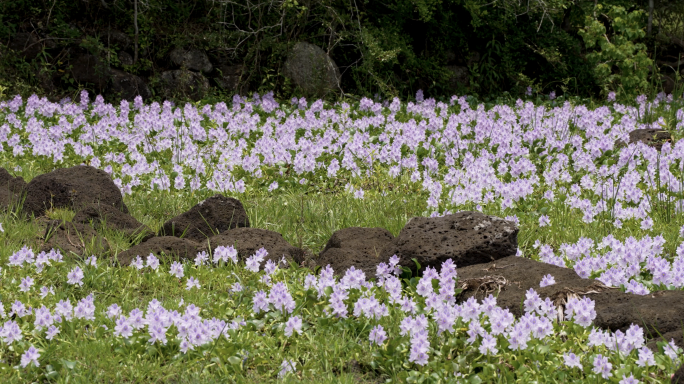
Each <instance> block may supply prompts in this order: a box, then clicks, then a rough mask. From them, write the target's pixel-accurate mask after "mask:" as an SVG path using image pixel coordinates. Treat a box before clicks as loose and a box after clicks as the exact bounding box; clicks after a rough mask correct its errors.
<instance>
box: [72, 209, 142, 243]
mask: <svg viewBox="0 0 684 384" xmlns="http://www.w3.org/2000/svg"><path fill="white" fill-rule="evenodd" d="M71 221H72V222H74V223H81V224H91V225H92V226H93V227H94V228H96V229H98V228H101V227H103V226H106V227H107V228H111V229H115V230H118V231H122V232H124V233H126V235H127V236H128V237H129V238H131V239H137V238H141V239H142V241H145V240H148V239H149V238H151V237H153V236H154V232H153V231H152V230H151V229H150V228H149V227H148V226H146V225H144V224H142V223H141V222H139V221H138V220H136V218H135V217H133V216H131V215H129V214H127V213H123V212H121V211H120V210H118V209H116V208H114V207H113V206H111V205H106V204H98V203H91V204H88V205H87V206H86V207H84V208H83V209H82V210H80V211H78V212H77V213H76V215H75V216H74V218H73V219H72V220H71Z"/></svg>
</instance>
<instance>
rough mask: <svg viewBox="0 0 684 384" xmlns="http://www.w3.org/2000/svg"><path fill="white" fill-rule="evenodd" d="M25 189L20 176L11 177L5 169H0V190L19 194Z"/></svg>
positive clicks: (24, 183)
mask: <svg viewBox="0 0 684 384" xmlns="http://www.w3.org/2000/svg"><path fill="white" fill-rule="evenodd" d="M24 188H26V182H25V181H24V179H23V178H22V177H21V176H12V175H11V174H10V173H9V171H7V170H6V169H5V168H2V167H0V189H4V190H7V191H9V192H12V193H17V194H20V193H22V191H23V190H24Z"/></svg>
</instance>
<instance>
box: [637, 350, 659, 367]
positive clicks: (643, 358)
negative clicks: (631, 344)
mask: <svg viewBox="0 0 684 384" xmlns="http://www.w3.org/2000/svg"><path fill="white" fill-rule="evenodd" d="M636 363H637V365H638V366H640V367H650V366H652V365H655V363H656V362H655V356H654V355H653V351H651V350H650V349H649V348H648V347H641V348H639V359H638V360H637V361H636Z"/></svg>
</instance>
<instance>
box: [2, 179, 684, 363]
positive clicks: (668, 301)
mask: <svg viewBox="0 0 684 384" xmlns="http://www.w3.org/2000/svg"><path fill="white" fill-rule="evenodd" d="M22 200H23V210H24V212H26V213H28V214H29V216H31V215H32V216H36V217H38V216H41V215H44V214H45V212H46V210H49V209H52V208H70V209H73V210H74V211H76V215H75V216H74V218H73V220H72V221H71V222H66V221H59V220H52V221H47V223H46V228H45V233H44V235H43V240H44V245H43V248H42V250H46V251H47V250H50V249H52V248H59V249H61V250H62V251H63V252H64V254H65V255H67V256H68V255H76V256H89V255H91V254H95V253H101V252H106V251H107V250H108V249H109V244H108V242H107V239H105V238H104V237H103V236H101V235H100V234H99V233H98V231H96V230H100V229H103V228H109V229H113V230H117V231H121V232H123V233H124V234H125V235H126V236H128V237H129V239H130V240H131V241H132V242H133V243H137V244H136V245H134V246H132V247H131V248H130V249H128V250H126V251H125V252H121V253H119V254H118V255H116V261H118V263H119V264H120V265H129V264H130V263H131V262H132V261H133V260H135V259H136V258H137V257H138V256H140V257H143V258H145V257H147V256H148V255H149V254H154V255H156V256H158V257H167V258H171V259H174V260H182V259H194V258H195V257H197V255H198V254H204V255H206V257H207V259H210V258H211V256H212V252H213V251H214V250H215V249H216V248H217V247H220V246H223V247H231V246H232V247H234V248H235V250H236V251H237V255H238V258H239V259H240V260H245V259H246V258H248V257H249V256H251V255H254V254H255V253H257V251H258V250H259V249H262V248H263V249H265V250H266V251H267V252H268V253H267V256H266V257H265V259H264V261H268V260H272V261H273V262H275V263H279V264H280V265H281V266H282V267H287V266H288V265H290V264H291V263H297V264H299V265H309V266H321V267H325V266H327V265H330V266H331V267H332V268H333V269H334V271H335V273H336V274H338V275H339V274H343V273H344V272H345V271H346V270H347V269H349V268H351V267H355V268H356V269H360V270H362V271H363V272H364V273H365V275H366V278H367V279H370V278H375V273H376V267H377V265H378V264H379V263H381V262H384V263H387V262H388V261H389V260H390V258H392V257H393V256H395V255H396V256H397V257H399V258H400V262H399V265H400V266H402V267H404V268H408V269H411V270H412V272H414V273H416V274H418V275H420V274H421V273H422V271H423V270H424V269H425V268H427V267H433V268H440V266H441V264H442V263H443V262H445V261H446V260H453V262H454V263H455V264H456V266H457V267H458V269H457V272H458V281H457V288H459V289H460V293H459V294H458V296H457V297H456V301H457V302H464V301H465V300H468V299H470V298H475V299H478V300H482V299H484V298H485V297H487V296H488V295H489V294H493V295H495V296H496V297H497V304H498V305H499V306H501V307H503V308H508V309H509V310H510V311H511V313H512V314H513V315H514V316H516V317H518V316H521V315H523V309H522V308H523V302H524V300H525V299H526V294H527V293H528V292H529V291H530V290H531V289H532V290H534V291H535V292H536V293H537V294H538V295H539V297H540V298H541V299H542V300H545V299H547V298H548V299H550V300H551V302H552V303H553V304H554V306H556V307H557V309H558V319H559V320H563V319H564V309H565V305H566V304H567V302H568V301H569V300H570V299H571V298H582V297H588V298H590V299H592V300H593V301H594V303H595V311H596V318H595V320H594V325H595V326H597V327H599V328H602V329H607V330H611V331H618V330H620V331H623V332H624V331H626V330H627V328H629V326H630V325H631V324H638V325H640V326H641V327H643V328H644V330H645V331H646V336H647V338H648V340H649V342H648V344H647V345H648V347H649V348H652V349H654V350H655V349H656V348H657V343H658V342H659V341H663V340H664V341H669V340H670V339H675V342H677V343H678V344H679V345H682V344H683V343H682V341H683V340H682V336H683V335H684V330H683V329H682V314H683V313H684V292H683V291H657V292H653V293H651V294H649V295H645V296H640V295H635V294H630V293H624V292H621V291H620V290H618V289H616V288H612V287H608V286H606V285H604V284H603V283H601V282H600V281H598V280H593V279H583V278H581V277H580V276H579V275H577V273H575V271H573V270H571V269H568V268H561V267H557V266H554V265H550V264H546V263H542V262H538V261H534V260H531V259H527V258H523V257H518V256H516V254H517V235H518V228H517V226H516V225H515V223H513V222H510V221H507V220H504V219H501V218H498V217H494V216H488V215H484V214H482V213H479V212H458V213H455V214H449V215H444V216H442V217H434V218H425V217H415V218H413V219H411V220H409V222H408V223H407V224H406V225H405V226H404V228H403V229H402V230H401V231H400V233H399V235H398V236H396V237H394V236H393V235H392V234H391V233H390V232H389V231H387V230H386V229H383V228H362V227H351V228H345V229H340V230H338V231H336V232H334V233H333V234H332V236H331V237H330V239H329V240H328V242H327V244H326V245H325V247H324V248H323V250H322V251H321V252H320V254H319V255H317V257H313V255H311V254H310V253H309V252H307V251H305V250H303V249H300V248H297V247H294V246H292V245H291V244H290V243H288V242H287V241H286V240H285V239H284V238H283V236H282V235H281V234H280V233H277V232H273V231H269V230H265V229H259V228H251V227H250V222H249V218H248V216H247V212H246V210H245V208H244V206H243V205H242V203H241V202H240V201H239V200H237V199H234V198H230V197H226V196H222V195H215V196H212V197H210V198H208V199H206V200H204V201H202V202H200V203H198V204H197V205H195V206H193V207H192V208H190V209H189V210H188V211H186V212H184V213H181V214H180V215H177V216H176V217H173V218H171V219H169V220H168V221H167V222H165V223H164V225H163V226H162V228H161V229H160V231H159V233H156V234H155V233H153V231H152V230H151V229H150V228H149V227H147V226H145V225H143V224H142V223H140V222H139V221H138V220H137V219H135V218H134V217H132V216H131V215H129V214H128V208H127V207H126V205H125V204H124V202H123V197H122V195H121V192H120V191H119V189H118V188H117V187H116V185H115V184H114V183H113V182H112V180H111V178H110V177H109V175H108V174H107V173H105V172H104V171H101V170H98V169H96V168H93V167H90V166H76V167H72V168H65V169H58V170H55V171H53V172H50V173H47V174H44V175H40V176H38V177H36V178H34V179H33V180H31V181H30V182H29V183H28V184H27V183H25V182H24V180H23V179H21V178H20V177H13V176H12V175H11V174H10V173H9V172H8V171H7V170H5V169H2V168H0V203H1V204H2V205H0V209H7V208H11V207H16V208H20V207H21V202H22ZM263 264H264V263H262V266H263ZM418 266H420V269H419V267H418ZM548 275H551V276H553V278H554V279H553V280H554V282H553V284H544V286H541V285H540V282H541V281H542V280H543V279H545V276H548ZM679 374H680V375H681V373H679Z"/></svg>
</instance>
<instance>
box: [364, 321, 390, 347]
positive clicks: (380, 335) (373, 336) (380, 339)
mask: <svg viewBox="0 0 684 384" xmlns="http://www.w3.org/2000/svg"><path fill="white" fill-rule="evenodd" d="M368 339H369V340H370V342H371V344H373V343H375V344H376V345H382V343H384V342H385V340H387V333H385V329H384V328H383V327H382V325H376V326H375V327H373V329H371V331H370V335H369V336H368Z"/></svg>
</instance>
